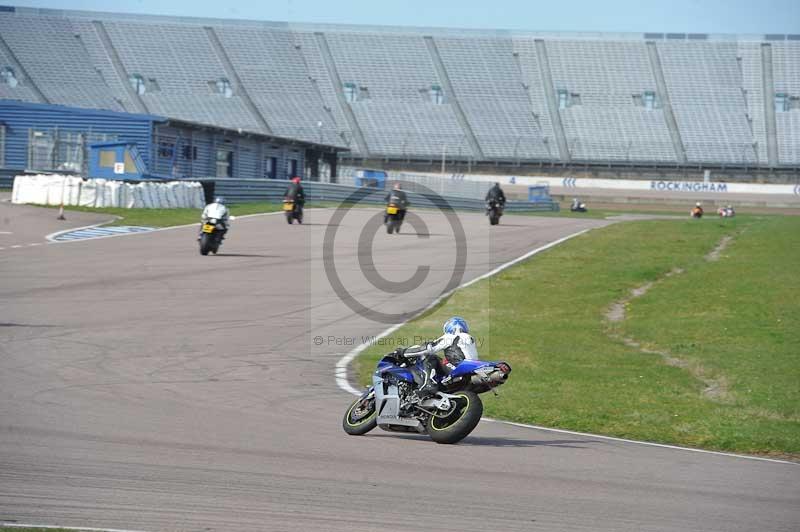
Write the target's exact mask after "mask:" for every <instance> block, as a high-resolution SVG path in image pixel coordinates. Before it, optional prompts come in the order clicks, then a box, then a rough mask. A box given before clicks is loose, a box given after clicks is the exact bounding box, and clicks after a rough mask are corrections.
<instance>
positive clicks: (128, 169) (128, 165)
mask: <svg viewBox="0 0 800 532" xmlns="http://www.w3.org/2000/svg"><path fill="white" fill-rule="evenodd" d="M125 173H126V174H135V173H136V163H134V162H133V157H131V151H130V150H125Z"/></svg>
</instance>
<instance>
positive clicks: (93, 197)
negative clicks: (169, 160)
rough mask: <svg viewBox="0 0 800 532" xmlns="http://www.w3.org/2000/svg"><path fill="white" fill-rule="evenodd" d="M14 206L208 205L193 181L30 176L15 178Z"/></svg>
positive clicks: (175, 206) (150, 207)
mask: <svg viewBox="0 0 800 532" xmlns="http://www.w3.org/2000/svg"><path fill="white" fill-rule="evenodd" d="M11 201H12V202H13V203H33V204H37V205H62V204H63V205H67V206H69V205H80V206H83V207H123V208H148V209H153V208H157V209H165V208H195V209H202V208H203V206H204V205H205V197H204V195H203V187H202V185H201V184H200V183H197V182H192V181H171V182H168V183H163V182H142V183H138V184H136V185H132V184H130V183H125V182H122V181H111V180H107V179H86V180H84V179H81V178H79V177H73V176H65V175H57V174H56V175H26V176H17V177H16V178H15V179H14V187H13V190H12V194H11Z"/></svg>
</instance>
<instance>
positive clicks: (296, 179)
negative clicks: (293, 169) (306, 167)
mask: <svg viewBox="0 0 800 532" xmlns="http://www.w3.org/2000/svg"><path fill="white" fill-rule="evenodd" d="M299 182H300V178H299V177H297V176H295V177H293V178H292V183H299Z"/></svg>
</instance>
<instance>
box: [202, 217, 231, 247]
mask: <svg viewBox="0 0 800 532" xmlns="http://www.w3.org/2000/svg"><path fill="white" fill-rule="evenodd" d="M224 234H225V225H224V224H222V223H221V222H220V221H219V220H218V219H217V218H209V219H208V220H206V221H205V222H203V226H202V228H201V229H200V254H201V255H208V253H209V252H211V253H213V254H214V255H216V254H217V251H219V247H220V246H221V245H222V239H223V236H224Z"/></svg>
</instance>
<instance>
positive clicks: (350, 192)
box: [199, 179, 559, 212]
mask: <svg viewBox="0 0 800 532" xmlns="http://www.w3.org/2000/svg"><path fill="white" fill-rule="evenodd" d="M199 181H201V182H203V183H204V186H205V189H206V192H207V199H210V198H211V196H213V195H218V196H224V197H225V199H226V200H227V201H229V202H231V203H246V202H253V201H281V200H282V199H283V195H284V193H285V191H286V186H287V183H288V181H279V180H263V179H200V180H199ZM212 187H213V189H212ZM303 189H304V191H305V195H306V199H307V200H308V201H312V202H333V203H344V202H352V203H365V204H371V205H382V204H383V203H384V198H385V197H386V194H387V191H386V190H383V189H375V188H368V187H361V188H359V187H353V186H347V185H337V184H331V183H318V182H305V183H304V184H303ZM408 199H409V202H410V203H411V206H412V207H413V208H435V209H447V208H452V209H454V210H462V211H482V210H483V209H485V208H486V205H485V203H484V201H483V198H482V197H481V198H464V197H455V196H449V195H448V196H444V195H440V194H437V193H435V192H413V191H410V192H408ZM558 210H559V206H558V203H556V202H555V201H552V200H551V201H541V202H527V201H509V202H507V203H506V211H509V212H553V211H558Z"/></svg>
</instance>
